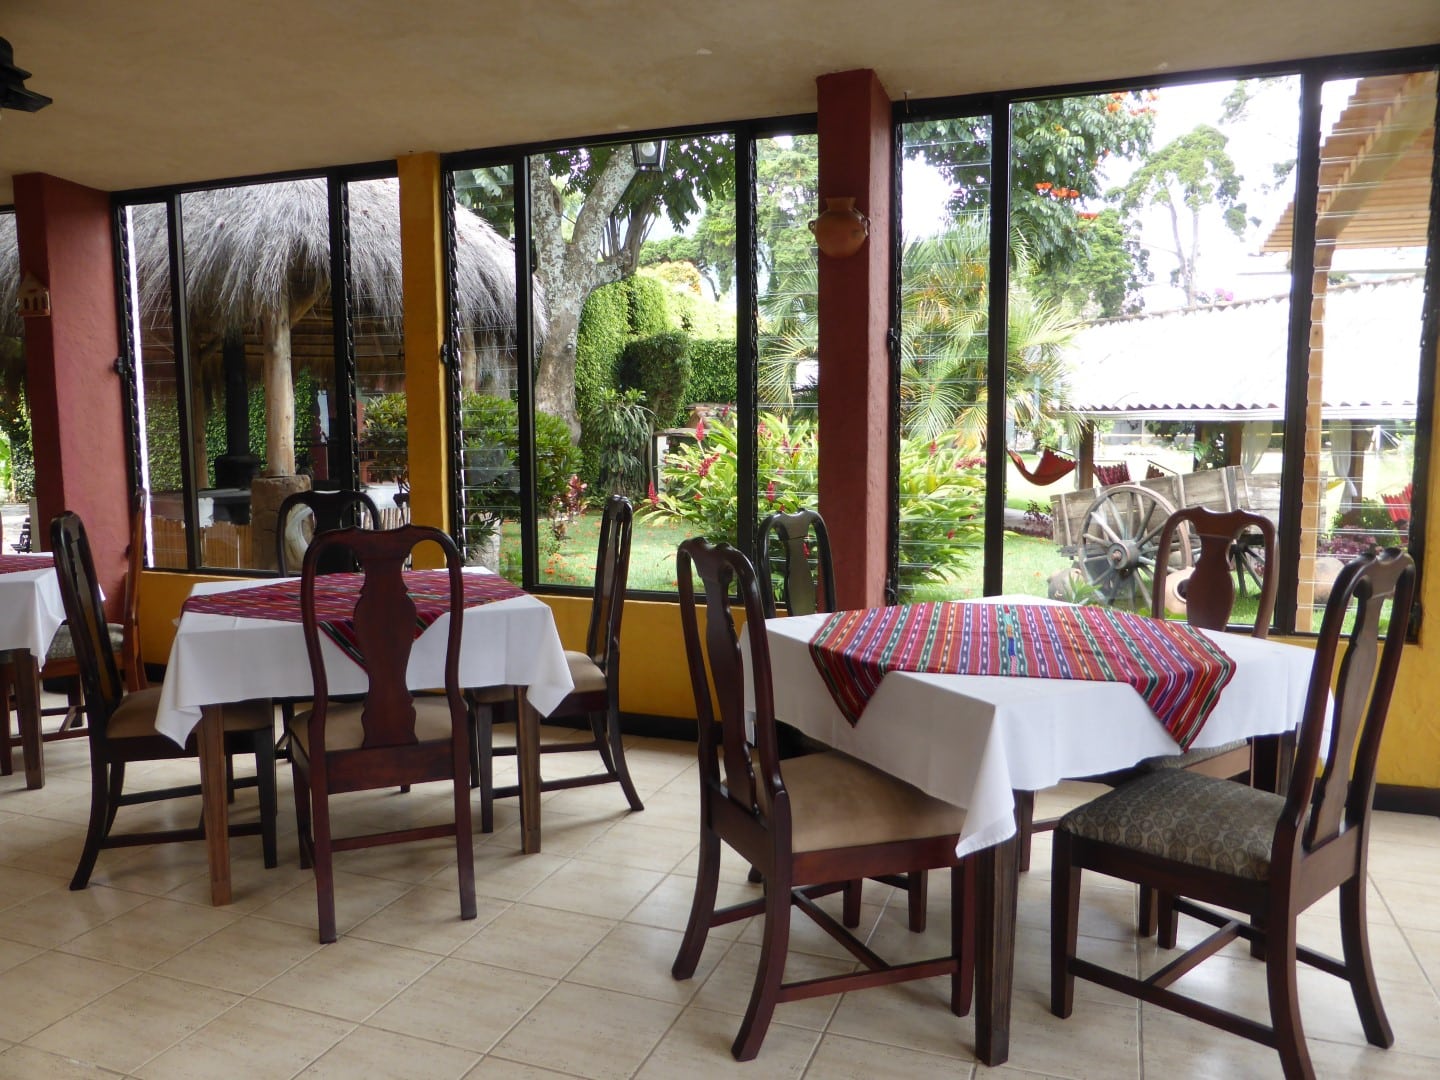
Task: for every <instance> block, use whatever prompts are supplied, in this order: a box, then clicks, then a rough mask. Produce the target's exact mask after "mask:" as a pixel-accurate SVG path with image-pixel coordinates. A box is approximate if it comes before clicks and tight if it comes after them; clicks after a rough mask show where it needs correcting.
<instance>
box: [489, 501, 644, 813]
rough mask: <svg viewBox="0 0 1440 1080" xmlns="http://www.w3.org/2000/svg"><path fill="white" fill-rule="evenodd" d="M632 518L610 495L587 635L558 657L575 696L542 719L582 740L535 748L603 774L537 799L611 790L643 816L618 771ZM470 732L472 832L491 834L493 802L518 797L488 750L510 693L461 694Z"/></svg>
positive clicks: (555, 784) (560, 780)
mask: <svg viewBox="0 0 1440 1080" xmlns="http://www.w3.org/2000/svg"><path fill="white" fill-rule="evenodd" d="M634 520H635V512H634V510H633V509H632V508H631V506H630V500H629V499H627V498H625V497H624V496H622V495H611V496H610V498H609V499H607V500H606V502H605V510H604V513H603V514H602V516H601V518H600V540H599V547H598V550H597V552H596V556H595V592H594V600H593V602H592V603H591V605H590V627H589V629H588V630H587V631H586V634H585V651H584V652H576V651H575V650H572V649H567V650H566V651H565V659H566V661H567V662H568V663H569V665H570V678H571V679H572V680H573V681H574V683H575V689H574V690H573V691H571V693H570V694H569V695H568V696H567V697H566V698H565V699H564V700H563V701H561V702H560V704H559V705H557V706H556V707H555V709H554V710H553V711H551V712H550V714H549V717H548V719H551V720H558V719H564V718H566V717H575V716H580V717H585V718H586V719H587V720H588V721H589V724H590V736H591V737H590V738H589V739H585V740H583V741H580V742H556V743H541V745H540V753H541V754H542V755H543V754H565V753H574V752H576V751H594V752H598V753H599V754H600V763H601V766H602V767H603V769H604V771H603V772H598V773H589V774H586V775H584V776H565V777H554V778H552V779H549V780H544V779H542V780H541V781H540V790H541V791H559V790H562V789H565V788H574V787H588V786H591V785H594V784H619V785H620V790H621V791H623V792H624V793H625V798H626V800H627V801H628V802H629V804H630V809H631V810H644V809H645V804H644V803H643V802H641V801H640V795H639V792H637V791H636V790H635V782H634V781H633V780H631V778H630V768H629V766H628V765H627V764H626V763H625V744H624V742H623V740H622V739H621V732H620V622H621V619H622V617H623V616H624V613H625V584H626V581H627V580H628V578H629V573H630V536H631V532H632V531H633V529H634ZM469 699H470V706H471V716H472V724H473V731H474V736H473V752H472V759H473V770H474V772H473V775H474V776H475V783H476V785H477V786H478V787H479V788H480V829H481V831H482V832H490V831H492V830H493V829H494V827H495V800H496V799H506V798H512V797H514V796H517V795H519V794H520V785H518V784H509V785H506V786H503V787H498V788H497V787H495V785H494V759H495V757H496V756H497V755H499V756H513V755H514V754H515V752H516V748H515V747H514V746H495V745H494V724H495V723H496V722H497V714H504V715H506V716H509V718H511V719H513V715H512V714H513V710H514V703H515V696H514V691H513V689H512V688H510V687H486V688H482V689H477V690H472V691H471V692H470V694H469Z"/></svg>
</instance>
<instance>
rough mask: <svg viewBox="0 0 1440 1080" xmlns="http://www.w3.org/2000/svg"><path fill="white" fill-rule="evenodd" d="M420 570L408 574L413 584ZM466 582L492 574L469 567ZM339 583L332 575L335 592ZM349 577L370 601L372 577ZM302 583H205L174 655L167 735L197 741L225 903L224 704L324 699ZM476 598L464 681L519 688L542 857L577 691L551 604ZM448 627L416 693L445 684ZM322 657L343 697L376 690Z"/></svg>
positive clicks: (216, 877)
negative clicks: (552, 729)
mask: <svg viewBox="0 0 1440 1080" xmlns="http://www.w3.org/2000/svg"><path fill="white" fill-rule="evenodd" d="M416 573H417V572H416V571H407V572H406V577H407V580H408V579H412V578H413V577H414V575H415V574H416ZM466 573H467V574H489V573H490V572H489V571H487V570H484V569H483V568H480V567H467V568H466ZM339 577H340V575H327V578H328V579H329V580H330V582H332V583H335V582H336V580H337V579H338V578H339ZM349 577H351V578H353V579H354V589H355V593H356V595H358V592H359V587H360V582H361V575H359V574H354V575H349ZM496 580H497V581H499V579H498V578H497V579H496ZM298 582H299V579H298V578H281V579H278V580H277V579H275V578H264V579H247V580H228V581H213V582H204V583H200V584H197V585H196V586H195V587H194V589H192V591H191V594H190V596H191V600H188V601H187V602H186V604H187V607H186V608H184V609H182V612H181V616H180V619H179V622H178V624H177V626H176V628H175V638H174V641H173V643H172V644H171V647H170V659H169V663H168V664H167V666H166V669H165V681H164V684H163V685H162V687H161V691H160V704H159V708H158V712H157V716H156V727H157V728H158V729H159V731H160V732H161V733H162V734H164V735H167V736H169V737H170V738H171V739H173V740H174V741H175V742H177V743H179V744H180V745H182V746H183V745H185V744H186V742H187V741H188V739H189V738H190V735H191V733H192V732H193V733H195V736H196V744H197V750H198V752H199V757H200V774H201V781H200V782H201V789H202V800H203V813H204V818H205V836H206V844H207V847H208V857H209V864H210V896H211V902H212V903H214V904H217V905H221V904H228V903H229V902H230V899H231V881H230V847H229V833H228V831H227V824H228V809H227V805H226V802H227V800H226V782H225V761H224V747H223V742H224V740H223V734H224V727H223V724H224V721H223V710H224V706H225V704H226V703H227V702H236V701H242V700H248V699H254V698H274V699H285V698H290V699H304V698H308V697H310V696H311V695H312V693H313V691H314V684H313V682H312V676H311V671H310V663H309V659H308V654H307V652H306V647H305V636H304V629H303V627H302V625H301V623H300V612H299V588H298ZM260 590H269V592H268V593H261V592H260ZM471 591H473V590H467V601H466V608H465V614H464V628H463V631H462V634H461V644H460V662H459V670H460V683H461V685H462V686H466V687H496V686H504V687H510V688H513V690H514V693H515V701H516V707H517V708H516V711H517V715H518V721H517V728H516V744H517V761H518V767H519V772H520V788H521V799H520V815H521V846H522V849H523V850H524V851H525V852H527V853H529V852H534V851H539V850H540V798H539V796H540V749H539V747H540V733H539V718H540V717H541V716H543V715H548V714H549V713H550V712H551V711H553V710H554V709H555V707H556V706H557V705H559V704H560V702H561V701H562V700H564V698H565V697H566V696H567V695H568V694H569V693H570V691H571V690H572V689H573V688H574V683H573V681H572V679H571V677H570V669H569V665H568V663H567V662H566V659H565V651H564V648H563V646H562V645H561V642H560V635H559V632H558V631H557V629H556V626H555V619H554V615H553V613H552V612H551V610H550V608H549V606H548V605H546V604H545V603H544V602H543V601H541V600H539V599H538V598H536V597H534V596H531V595H529V594H528V593H524V592H521V591H520V590H519V589H514V590H513V591H508V594H507V595H505V596H504V597H503V598H500V599H494V598H491V599H486V600H477V601H474V602H472V600H471V599H470V598H469V593H470V592H471ZM262 612H263V616H262V614H261V613H262ZM448 628H449V614H448V613H446V614H444V615H441V616H440V618H438V619H436V620H435V621H434V622H433V623H431V624H430V625H429V626H428V627H426V628H425V629H424V631H423V632H422V633H421V634H420V635H419V636H418V637H417V638H416V640H415V645H414V649H413V651H412V653H411V656H410V663H409V667H408V668H407V670H406V682H407V684H408V685H409V686H410V688H411V689H413V690H420V689H433V688H439V687H442V686H443V685H444V681H445V680H444V663H445V647H446V639H447V634H448V632H449V630H448ZM320 649H321V653H322V655H323V658H324V661H325V671H326V677H327V679H328V680H329V687H330V693H331V694H332V695H334V696H343V695H349V694H363V693H365V691H366V687H367V679H368V676H367V675H366V672H365V670H364V669H363V668H362V667H361V666H360V665H359V664H358V663H356V662H355V660H353V659H352V658H351V657H350V656H349V655H347V653H346V652H345V651H344V650H343V649H342V648H341V647H340V646H339V645H337V644H336V642H335V641H334V640H332V639H331V637H330V636H329V635H321V638H320ZM206 706H214V707H212V708H206Z"/></svg>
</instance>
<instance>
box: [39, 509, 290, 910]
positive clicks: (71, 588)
mask: <svg viewBox="0 0 1440 1080" xmlns="http://www.w3.org/2000/svg"><path fill="white" fill-rule="evenodd" d="M50 544H51V550H52V551H53V552H54V553H55V569H56V571H57V573H58V574H59V575H60V594H61V596H62V597H63V598H64V601H65V615H66V618H67V619H68V620H69V623H70V628H71V633H72V636H73V639H74V642H75V655H76V659H77V660H78V661H79V664H80V678H81V681H82V682H83V683H84V687H85V703H86V707H87V709H88V711H89V717H88V719H89V724H88V729H89V736H90V824H89V829H88V831H87V832H86V834H85V847H84V850H83V851H82V852H81V855H80V864H79V866H77V867H76V869H75V876H74V878H72V879H71V881H70V888H72V889H83V888H85V886H86V885H87V884H88V883H89V880H90V873H91V871H92V870H93V869H94V868H95V860H96V858H97V857H98V856H99V854H100V851H101V850H102V849H104V848H113V847H132V846H134V845H137V844H156V843H165V842H169V841H174V840H202V839H204V836H205V834H204V831H203V830H202V829H200V828H198V827H197V828H193V829H171V830H166V831H162V832H149V833H125V834H121V835H115V834H113V833H112V832H111V831H110V830H111V827H112V826H113V824H114V822H115V814H116V811H117V810H118V809H119V808H120V807H121V806H127V805H131V804H133V803H141V802H153V801H155V800H158V799H168V798H176V797H179V796H183V795H198V794H199V793H200V787H199V785H198V784H195V785H189V786H185V787H178V788H169V789H165V790H161V791H139V792H134V793H132V794H128V795H127V794H125V792H124V787H125V766H126V765H127V764H129V763H131V762H136V761H162V760H167V759H170V758H186V757H190V758H193V757H195V756H196V750H195V739H194V736H193V735H192V736H191V738H190V739H189V740H188V741H187V742H186V744H185V745H184V746H179V745H177V744H176V743H175V742H174V741H173V740H172V739H170V738H169V737H168V736H166V735H162V734H160V733H159V732H158V731H157V730H156V728H155V715H156V710H157V708H158V706H159V704H160V688H159V687H158V686H157V687H148V688H146V689H143V690H137V691H135V692H133V693H128V694H127V693H126V692H125V689H124V686H123V684H122V683H121V680H120V672H119V670H118V668H117V666H116V663H115V654H114V652H113V651H112V650H111V649H110V647H109V640H108V638H107V636H106V633H105V616H104V612H103V610H102V609H101V606H100V586H99V583H98V582H97V581H96V578H95V563H94V560H93V559H92V557H91V554H90V542H89V540H88V538H87V537H86V535H85V526H84V524H83V523H82V522H81V521H80V518H79V517H78V516H76V515H75V514H73V513H69V512H66V513H64V514H61V515H60V516H59V517H57V518H56V519H55V520H54V521H52V522H51V523H50ZM224 724H225V744H226V745H225V749H226V753H227V755H231V754H237V753H253V754H254V755H255V773H256V778H257V786H258V787H259V792H260V821H259V823H258V824H254V823H246V824H236V825H232V826H231V827H230V835H232V836H253V835H255V834H257V833H258V834H259V835H260V837H261V842H262V846H263V849H264V858H265V865H266V866H267V867H273V866H274V865H275V863H276V855H275V816H276V815H275V746H274V739H275V731H274V729H275V710H274V708H273V707H272V706H271V703H270V702H269V701H246V702H240V703H237V704H234V705H226V706H225V707H224Z"/></svg>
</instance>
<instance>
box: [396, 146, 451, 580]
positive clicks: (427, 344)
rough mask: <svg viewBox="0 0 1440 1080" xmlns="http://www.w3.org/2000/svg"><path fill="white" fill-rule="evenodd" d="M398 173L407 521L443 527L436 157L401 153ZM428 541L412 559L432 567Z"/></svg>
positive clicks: (446, 480) (446, 455) (444, 408)
mask: <svg viewBox="0 0 1440 1080" xmlns="http://www.w3.org/2000/svg"><path fill="white" fill-rule="evenodd" d="M396 164H397V166H398V168H399V176H400V256H401V264H402V268H401V285H402V288H403V290H404V312H405V397H406V399H407V404H406V413H407V424H408V431H409V443H410V445H409V454H410V519H411V520H412V521H413V522H415V523H416V524H417V525H433V526H435V527H436V528H439V529H444V530H445V531H446V532H449V531H450V440H449V436H450V413H449V399H448V394H447V392H446V389H447V388H446V383H447V380H446V373H445V365H444V363H443V362H442V359H441V357H442V354H443V351H444V348H445V262H444V258H443V252H442V247H441V243H442V239H441V238H442V235H443V233H442V230H441V219H440V214H441V212H442V211H441V206H440V189H441V184H440V157H439V155H438V154H433V153H426V154H408V155H406V156H404V157H401V158H399V159H398V160H397V163H396ZM433 548H434V545H433V544H426V545H425V547H424V548H421V549H420V550H418V551H417V552H416V553H415V555H416V560H417V562H419V561H425V562H429V563H431V564H432V565H439V557H438V553H437V552H434V551H433V550H431V549H433Z"/></svg>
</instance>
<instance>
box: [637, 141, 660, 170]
mask: <svg viewBox="0 0 1440 1080" xmlns="http://www.w3.org/2000/svg"><path fill="white" fill-rule="evenodd" d="M630 149H631V151H632V152H633V153H634V155H635V168H637V169H639V170H640V171H641V172H659V171H660V170H661V169H663V168H664V167H665V140H664V139H646V140H645V141H644V142H637V143H632V144H631V146H630Z"/></svg>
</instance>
